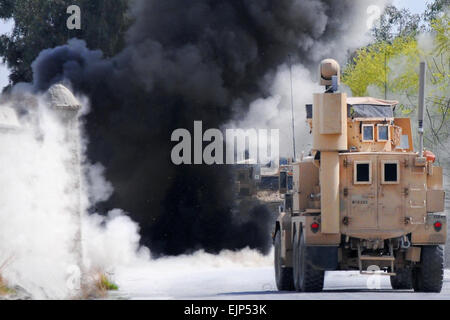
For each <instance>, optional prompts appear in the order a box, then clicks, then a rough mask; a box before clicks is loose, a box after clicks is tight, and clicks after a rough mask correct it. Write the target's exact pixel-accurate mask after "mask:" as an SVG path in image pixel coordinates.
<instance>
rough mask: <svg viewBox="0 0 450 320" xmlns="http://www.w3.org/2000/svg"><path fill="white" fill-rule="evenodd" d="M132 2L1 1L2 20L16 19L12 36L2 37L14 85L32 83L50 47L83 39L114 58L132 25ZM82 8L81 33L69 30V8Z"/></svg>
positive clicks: (0, 50)
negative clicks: (38, 59)
mask: <svg viewBox="0 0 450 320" xmlns="http://www.w3.org/2000/svg"><path fill="white" fill-rule="evenodd" d="M128 2H129V0H114V1H111V0H1V1H0V18H1V19H14V23H15V25H14V29H13V31H12V33H11V34H10V35H3V36H1V37H0V55H1V56H2V57H3V61H4V62H6V63H7V65H8V67H9V68H10V69H11V75H10V82H11V84H16V83H18V82H22V81H25V82H30V81H32V72H31V63H32V62H33V61H34V60H35V59H36V57H37V56H38V54H39V53H40V52H41V51H42V50H43V49H47V48H52V47H55V46H58V45H63V44H65V43H66V42H67V40H68V39H70V38H75V37H76V38H80V39H83V40H85V41H86V42H87V45H88V47H89V48H91V49H101V50H102V51H103V53H104V54H105V56H113V55H114V54H116V53H117V52H119V51H120V50H121V49H122V48H123V46H124V33H125V31H126V29H127V28H128V26H129V24H130V19H129V18H128V16H127V14H126V12H127V9H128ZM73 4H74V5H78V6H79V7H80V8H81V30H69V29H68V28H67V25H66V22H67V19H68V18H69V14H67V8H68V7H69V6H70V5H73Z"/></svg>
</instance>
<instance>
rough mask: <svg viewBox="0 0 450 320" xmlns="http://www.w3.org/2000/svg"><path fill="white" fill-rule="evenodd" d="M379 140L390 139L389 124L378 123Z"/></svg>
mask: <svg viewBox="0 0 450 320" xmlns="http://www.w3.org/2000/svg"><path fill="white" fill-rule="evenodd" d="M377 131H378V137H377V138H378V139H377V140H378V141H389V125H387V124H379V125H377Z"/></svg>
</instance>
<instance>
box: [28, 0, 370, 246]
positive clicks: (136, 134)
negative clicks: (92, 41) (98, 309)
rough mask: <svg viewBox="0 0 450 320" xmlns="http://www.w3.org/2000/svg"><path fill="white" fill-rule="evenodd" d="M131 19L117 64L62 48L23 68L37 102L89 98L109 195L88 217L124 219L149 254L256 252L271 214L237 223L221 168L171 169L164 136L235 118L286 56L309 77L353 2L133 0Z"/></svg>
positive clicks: (347, 22) (345, 25) (343, 28)
mask: <svg viewBox="0 0 450 320" xmlns="http://www.w3.org/2000/svg"><path fill="white" fill-rule="evenodd" d="M131 12H132V14H133V16H134V18H135V22H134V24H133V25H132V27H131V28H130V30H129V31H128V34H127V39H126V41H127V46H126V48H125V49H124V50H123V52H121V53H120V54H119V55H117V56H116V57H114V58H111V59H104V58H103V57H102V54H101V52H99V51H91V50H89V49H88V48H86V45H85V43H84V42H83V41H81V40H71V41H69V43H68V44H67V45H64V46H61V47H57V48H54V49H49V50H45V51H43V52H42V53H41V54H40V55H39V57H38V58H37V59H36V61H35V62H34V63H33V66H32V67H33V72H34V80H33V81H34V87H35V88H36V90H38V91H41V90H45V89H47V88H48V87H49V86H50V85H52V84H54V83H56V82H60V81H69V82H70V83H71V86H72V88H73V89H74V90H75V91H76V92H77V93H82V94H84V95H87V96H88V97H89V98H90V103H91V106H92V108H91V109H92V110H91V112H90V113H89V114H88V115H87V117H86V130H87V134H88V137H89V145H88V157H89V159H90V160H91V161H92V162H101V163H102V164H103V165H104V166H105V167H106V176H107V179H108V180H109V181H111V182H112V184H113V186H114V190H115V192H114V194H113V196H112V197H111V199H110V200H108V201H107V202H105V203H103V204H102V205H101V206H100V207H99V208H98V209H99V210H101V211H107V210H109V209H112V208H116V207H117V208H122V209H124V210H125V211H127V212H129V213H130V215H131V217H132V218H133V219H134V220H135V221H137V222H138V223H139V224H140V226H141V234H142V237H143V238H142V239H143V244H145V245H147V246H149V247H150V249H151V250H152V251H153V253H155V254H179V253H183V252H187V251H191V250H195V249H199V248H203V249H205V250H206V251H209V252H217V251H219V250H221V249H238V248H243V247H245V246H250V247H252V248H257V249H259V250H261V251H262V252H267V251H268V250H269V248H270V224H271V222H272V220H273V214H272V213H270V212H268V210H267V209H266V208H264V207H262V206H256V207H254V208H253V209H251V210H249V212H247V213H241V214H242V215H243V216H241V217H237V216H236V214H235V213H233V210H232V207H233V200H234V199H233V193H232V185H233V177H232V172H231V171H230V168H229V167H228V166H206V165H200V166H198V165H197V166H186V165H182V166H175V165H173V164H172V163H171V159H170V152H171V149H172V147H173V146H174V144H173V143H171V142H170V137H171V133H172V132H173V130H175V129H177V128H186V129H188V130H190V131H191V132H193V122H194V120H202V121H203V128H204V130H205V129H207V128H220V127H221V126H222V125H223V124H225V123H227V122H228V121H230V120H232V119H233V118H235V117H239V116H242V115H244V114H245V113H246V110H247V106H248V105H249V103H250V102H251V101H252V100H254V99H256V98H259V97H264V96H265V95H267V92H266V90H265V88H264V85H263V83H267V80H268V79H270V78H271V77H272V76H273V75H274V73H275V70H276V68H277V67H278V66H279V65H280V64H282V63H285V62H286V61H287V57H288V55H289V54H290V55H292V59H293V62H294V63H295V62H301V63H302V64H304V65H316V63H317V62H318V61H319V60H320V59H321V58H324V56H323V55H324V54H326V53H325V52H323V51H318V50H317V48H320V46H317V44H323V46H322V47H326V46H327V44H328V43H329V42H330V41H332V40H334V39H336V38H339V37H342V36H343V35H345V33H346V32H347V31H348V30H350V28H353V27H354V26H352V25H351V19H352V18H353V17H355V16H356V15H358V14H361V12H363V11H361V10H359V11H358V10H357V8H356V7H355V1H353V0H345V1H331V0H330V1H325V0H322V1H319V0H303V1H294V0H280V1H271V0H253V1H252V0H230V1H223V0H221V1H213V0H191V1H182V0H164V1H161V0H145V1H144V0H140V1H135V2H134V6H133V8H131ZM263 79H264V80H265V81H263ZM299 89H300V90H301V88H299Z"/></svg>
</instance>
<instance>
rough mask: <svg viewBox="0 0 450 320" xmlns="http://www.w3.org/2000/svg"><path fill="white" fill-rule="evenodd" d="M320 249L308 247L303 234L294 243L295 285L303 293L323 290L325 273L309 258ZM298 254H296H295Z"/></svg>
mask: <svg viewBox="0 0 450 320" xmlns="http://www.w3.org/2000/svg"><path fill="white" fill-rule="evenodd" d="M316 250H320V248H319V247H308V246H306V244H305V237H304V235H303V233H301V234H300V239H299V240H297V241H295V242H294V285H295V290H297V291H302V292H320V291H322V290H323V283H324V279H325V271H324V270H320V269H316V268H314V266H313V264H312V263H311V261H310V259H309V257H311V256H313V255H314V254H316V252H314V251H316ZM295 252H296V253H295Z"/></svg>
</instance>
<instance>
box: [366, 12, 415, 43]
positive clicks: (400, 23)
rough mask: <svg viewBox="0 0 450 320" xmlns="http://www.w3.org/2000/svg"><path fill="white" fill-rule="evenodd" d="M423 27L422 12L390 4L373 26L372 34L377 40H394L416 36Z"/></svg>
mask: <svg viewBox="0 0 450 320" xmlns="http://www.w3.org/2000/svg"><path fill="white" fill-rule="evenodd" d="M422 29H423V25H422V24H421V16H420V14H413V13H411V12H410V11H409V10H408V9H398V8H397V7H395V6H393V5H389V6H387V7H386V8H385V10H384V12H383V14H382V15H381V17H380V19H379V21H378V23H377V24H375V26H374V27H373V29H372V35H373V37H374V38H375V41H376V42H380V41H381V42H392V41H393V40H394V39H395V38H397V37H410V36H415V35H416V34H417V33H418V32H419V31H421V30H422Z"/></svg>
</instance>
